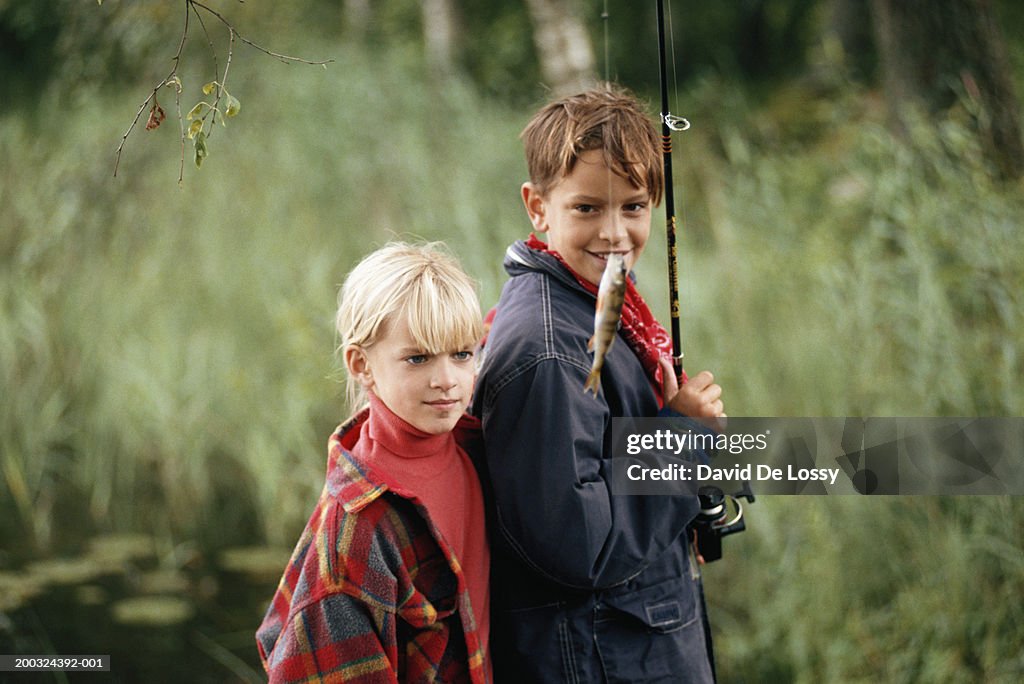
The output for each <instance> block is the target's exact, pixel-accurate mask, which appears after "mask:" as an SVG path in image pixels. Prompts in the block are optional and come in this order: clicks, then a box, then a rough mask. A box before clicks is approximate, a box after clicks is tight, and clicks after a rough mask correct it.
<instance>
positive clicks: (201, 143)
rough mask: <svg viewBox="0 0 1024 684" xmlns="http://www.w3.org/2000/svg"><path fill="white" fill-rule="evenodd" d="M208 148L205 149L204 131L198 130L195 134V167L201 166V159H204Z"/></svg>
mask: <svg viewBox="0 0 1024 684" xmlns="http://www.w3.org/2000/svg"><path fill="white" fill-rule="evenodd" d="M209 153H210V152H209V150H207V149H206V133H203V132H202V131H199V132H198V133H197V134H196V168H197V169H199V168H202V166H203V160H204V159H206V157H207V155H208V154H209Z"/></svg>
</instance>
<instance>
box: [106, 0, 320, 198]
mask: <svg viewBox="0 0 1024 684" xmlns="http://www.w3.org/2000/svg"><path fill="white" fill-rule="evenodd" d="M239 2H240V3H242V2H244V0H239ZM184 5H185V16H184V20H183V22H182V30H181V39H180V40H179V41H178V49H177V51H176V52H175V53H174V57H172V58H171V61H172V62H173V63H174V66H173V67H172V68H171V71H170V73H168V74H167V76H165V77H164V78H163V79H162V80H161V81H160V82H159V83H158V84H157V85H156V87H154V88H153V90H152V92H150V94H149V96H148V97H147V98H146V99H145V100H143V102H142V104H141V105H140V106H139V111H137V112H136V113H135V118H134V119H132V123H131V125H130V126H128V130H126V131H125V132H124V135H122V136H121V142H120V143H119V144H118V146H117V156H116V158H115V160H114V176H115V177H116V176H117V171H118V169H119V168H120V165H121V154H122V153H123V152H124V147H125V143H127V142H128V138H129V136H131V134H132V132H133V131H134V130H135V128H136V126H138V123H139V120H140V119H141V118H142V113H143V112H145V111H146V108H147V107H148V108H149V111H150V116H149V119H148V121H147V122H146V129H147V130H152V129H154V128H156V127H158V126H159V125H160V123H161V122H162V121H163V120H164V118H165V114H164V110H163V108H162V107H161V106H160V102H159V99H158V97H157V94H158V93H159V92H160V89H161V88H164V87H169V86H174V88H175V108H176V111H177V116H178V128H179V133H180V138H181V163H180V165H179V172H178V184H179V185H180V184H181V182H182V179H183V178H184V175H185V138H186V137H189V138H191V137H192V136H193V134H197V131H198V133H201V134H202V136H203V138H204V139H205V137H207V134H206V133H205V132H203V131H202V127H201V126H198V125H196V124H195V123H193V127H190V129H189V131H186V129H185V123H184V118H183V117H182V115H181V93H182V83H181V78H179V76H178V70H179V68H180V67H181V56H182V53H183V51H184V49H185V43H186V42H187V41H188V35H189V28H190V26H189V17H190V16H191V15H192V14H195V16H196V20H197V21H198V22H199V25H200V26H201V27H202V30H203V34H204V35H205V36H206V40H207V43H208V44H209V46H210V54H211V56H212V59H213V72H214V75H215V76H214V77H215V78H216V75H217V74H218V73H219V71H220V69H219V64H218V60H217V50H216V48H215V46H214V44H213V39H212V37H211V36H210V33H209V31H208V30H207V28H206V22H205V21H203V16H202V13H201V12H200V10H202V11H204V12H207V13H208V14H209V15H210V16H212V17H214V18H215V19H217V21H219V22H220V23H221V24H223V25H224V26H225V27H226V28H227V30H228V48H227V60H226V62H225V64H224V72H223V74H222V75H221V76H220V82H219V83H218V82H217V81H213V82H212V84H208V86H210V87H212V86H216V88H217V97H216V99H215V100H214V102H213V104H212V105H208V104H206V103H201V104H202V105H204V106H206V107H208V110H207V111H206V112H205V113H204V114H203V116H202V119H201V120H202V121H203V126H205V122H206V119H207V117H210V124H211V125H210V129H211V132H212V129H213V128H214V127H215V124H216V123H217V118H218V115H220V121H221V124H223V123H224V116H225V112H224V111H221V108H220V106H221V100H222V99H223V98H224V97H225V96H227V98H228V104H227V115H230V116H233V115H234V112H237V111H238V100H237V99H236V98H234V97H232V96H231V95H230V94H229V93H228V91H227V89H226V87H225V84H226V83H227V80H228V71H229V70H230V69H231V59H232V56H233V54H234V45H235V39H236V38H237V39H238V40H240V41H242V42H243V43H245V44H246V45H248V46H250V47H252V48H254V49H256V50H259V51H260V52H262V53H264V54H265V55H268V56H270V57H273V58H275V59H277V60H280V61H281V62H284V63H285V64H289V63H291V62H298V63H300V64H309V65H313V66H322V67H324V68H325V69H326V68H327V65H328V64H330V63H331V62H333V61H334V60H333V59H325V60H319V61H312V60H307V59H303V58H301V57H293V56H291V55H285V54H281V53H279V52H274V51H273V50H269V49H267V48H265V47H263V46H262V45H259V44H257V43H255V42H253V41H251V40H249V39H248V38H246V37H245V36H243V35H242V34H240V33H239V32H238V30H237V29H236V28H235V27H234V25H233V24H232V23H231V22H230V21H228V20H227V19H226V18H225V17H224V15H222V14H221V13H220V12H217V11H216V10H214V9H212V8H210V7H208V6H207V5H205V4H203V3H202V2H199V0H184ZM204 90H205V88H204ZM209 92H212V91H211V90H207V93H209ZM198 108H199V105H197V107H196V108H194V109H193V111H195V109H198ZM232 109H233V111H232ZM189 118H190V119H191V118H192V113H190V114H189ZM198 143H199V141H198V140H197V146H198ZM199 161H200V160H199V159H198V158H197V164H198V163H199Z"/></svg>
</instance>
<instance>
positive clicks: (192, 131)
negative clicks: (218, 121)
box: [188, 119, 203, 140]
mask: <svg viewBox="0 0 1024 684" xmlns="http://www.w3.org/2000/svg"><path fill="white" fill-rule="evenodd" d="M202 130H203V120H202V119H196V120H195V121H193V122H192V123H191V124H190V125H189V127H188V137H189V139H190V140H191V139H192V138H194V137H196V134H197V133H201V132H202Z"/></svg>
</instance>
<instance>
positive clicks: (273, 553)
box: [0, 535, 289, 683]
mask: <svg viewBox="0 0 1024 684" xmlns="http://www.w3.org/2000/svg"><path fill="white" fill-rule="evenodd" d="M288 555H289V550H284V549H268V548H259V547H245V548H234V549H226V550H222V551H219V552H213V553H203V552H201V551H199V550H198V549H196V548H195V547H192V546H191V545H189V544H179V545H177V546H176V547H173V548H160V547H159V545H158V544H157V543H156V542H155V541H154V540H153V539H152V538H149V537H145V536H138V535H120V536H109V537H97V538H95V539H92V540H91V541H89V542H88V544H87V545H85V546H84V547H83V548H82V549H81V551H80V552H79V553H78V554H76V555H74V556H68V557H62V558H48V559H32V560H27V559H22V560H20V561H14V560H12V559H11V555H10V554H7V555H6V556H4V557H3V558H2V561H0V654H4V655H63V656H70V655H110V663H111V667H110V672H109V673H103V674H83V673H66V674H64V673H56V672H55V673H35V674H30V675H26V674H21V673H18V674H13V673H3V672H0V682H8V681H9V682H20V681H52V682H67V681H82V680H86V681H92V680H95V681H104V682H196V683H202V682H211V683H212V682H217V683H226V682H265V681H266V677H265V675H264V673H263V668H262V667H261V666H260V662H259V656H258V654H257V651H256V642H255V639H254V633H255V630H256V628H257V626H258V625H259V623H260V621H261V619H262V617H263V613H264V611H265V609H266V606H267V603H268V602H269V600H270V597H271V596H272V595H273V592H274V589H275V588H276V586H277V582H278V579H279V578H280V576H281V572H282V570H283V569H284V566H285V564H286V562H287V560H288Z"/></svg>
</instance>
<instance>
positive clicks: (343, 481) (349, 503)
mask: <svg viewBox="0 0 1024 684" xmlns="http://www.w3.org/2000/svg"><path fill="white" fill-rule="evenodd" d="M369 415H370V409H369V408H364V409H363V410H361V411H360V412H359V413H357V414H356V415H355V416H353V417H352V418H350V419H349V420H347V421H345V423H343V424H342V425H340V426H339V427H338V429H337V430H335V431H334V434H333V435H331V438H330V439H329V440H328V443H327V482H326V492H327V494H329V495H330V496H332V497H334V498H336V499H338V501H339V502H340V503H341V505H342V508H344V509H345V511H346V512H348V513H354V512H356V511H358V510H360V509H362V508H365V507H366V506H368V505H369V504H370V503H371V502H372V501H373V500H374V499H376V498H377V497H379V496H380V495H381V494H383V493H384V492H386V491H388V490H389V489H390V490H392V491H394V492H395V493H396V494H398V495H399V496H404V497H405V498H410V497H411V494H410V493H409V492H406V491H403V490H402V488H401V487H400V486H399V485H398V484H397V483H396V482H394V481H393V480H391V479H390V478H389V477H388V476H387V474H386V473H384V472H382V471H381V470H379V469H377V468H374V467H373V464H372V463H367V462H365V461H361V460H360V459H357V458H356V457H355V455H354V454H353V453H352V447H353V446H355V443H356V442H357V441H358V440H359V436H360V433H361V432H362V430H363V427H364V426H365V425H366V420H367V418H369ZM480 432H481V425H480V421H479V420H478V419H477V418H475V417H473V416H470V415H465V416H462V417H461V418H460V419H459V422H458V423H457V424H456V426H455V430H454V434H455V439H456V441H457V442H458V443H459V445H460V446H461V447H463V448H468V449H473V448H475V447H476V445H477V443H478V441H479V439H480Z"/></svg>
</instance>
